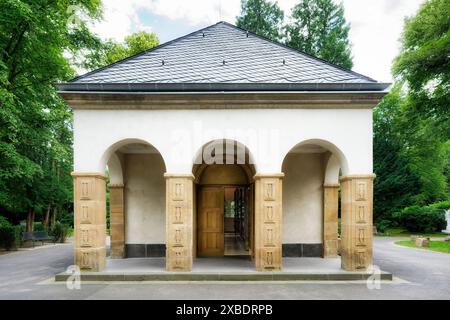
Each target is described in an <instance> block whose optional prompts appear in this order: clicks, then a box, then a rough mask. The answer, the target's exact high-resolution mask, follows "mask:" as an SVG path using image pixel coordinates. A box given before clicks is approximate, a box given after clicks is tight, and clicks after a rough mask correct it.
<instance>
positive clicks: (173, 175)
mask: <svg viewBox="0 0 450 320" xmlns="http://www.w3.org/2000/svg"><path fill="white" fill-rule="evenodd" d="M164 178H166V179H191V180H194V179H195V176H194V175H193V174H192V173H164Z"/></svg>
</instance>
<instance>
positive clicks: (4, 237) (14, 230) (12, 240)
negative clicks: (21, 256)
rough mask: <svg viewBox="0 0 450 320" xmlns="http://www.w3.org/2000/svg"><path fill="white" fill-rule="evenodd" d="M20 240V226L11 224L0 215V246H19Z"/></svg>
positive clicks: (9, 247) (8, 247)
mask: <svg viewBox="0 0 450 320" xmlns="http://www.w3.org/2000/svg"><path fill="white" fill-rule="evenodd" d="M20 240H21V229H20V226H13V225H12V224H11V223H10V222H9V221H8V220H6V218H5V217H1V216H0V246H1V247H3V248H5V249H6V250H11V249H12V248H17V247H18V246H19V244H20Z"/></svg>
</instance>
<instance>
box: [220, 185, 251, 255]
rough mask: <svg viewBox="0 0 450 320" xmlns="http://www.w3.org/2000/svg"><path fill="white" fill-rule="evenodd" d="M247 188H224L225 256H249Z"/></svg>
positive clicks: (248, 193) (248, 191) (248, 190)
mask: <svg viewBox="0 0 450 320" xmlns="http://www.w3.org/2000/svg"><path fill="white" fill-rule="evenodd" d="M249 195H250V188H249V187H248V186H233V187H231V186H229V187H225V192H224V236H225V237H224V238H225V255H226V256H247V255H250V247H249V239H250V234H249V217H250V215H249V205H248V204H249Z"/></svg>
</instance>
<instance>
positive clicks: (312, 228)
mask: <svg viewBox="0 0 450 320" xmlns="http://www.w3.org/2000/svg"><path fill="white" fill-rule="evenodd" d="M347 170H348V165H347V159H346V157H345V155H344V154H343V152H342V151H341V150H340V149H339V148H337V147H336V146H335V145H334V144H332V143H330V142H328V141H324V140H319V139H311V140H307V141H303V142H301V143H299V144H297V145H296V146H294V147H293V148H292V149H291V150H290V151H289V152H288V153H287V154H286V156H285V158H284V160H283V163H282V172H283V173H284V174H285V176H284V179H283V200H282V203H283V239H282V243H283V255H284V256H291V257H298V256H300V257H302V256H306V257H323V256H324V246H325V242H326V240H324V239H325V237H327V236H328V235H327V233H329V232H330V231H329V230H331V229H334V228H335V229H336V230H335V232H334V230H333V236H334V235H335V237H336V243H337V221H338V216H337V214H338V213H337V201H338V194H337V192H338V186H339V174H340V172H347ZM324 186H332V187H333V190H332V191H333V192H335V193H336V196H335V199H334V198H333V201H335V202H336V212H335V215H336V217H334V216H333V224H332V225H331V224H330V223H329V221H328V220H327V219H329V218H327V216H326V215H325V210H327V209H326V208H325V209H324V207H326V202H327V199H328V198H326V197H327V195H328V193H326V192H325V191H328V190H325V189H326V188H325V187H324ZM333 194H334V193H333ZM333 205H334V203H333ZM333 214H334V211H333ZM334 218H335V219H334ZM299 248H301V250H300V249H299Z"/></svg>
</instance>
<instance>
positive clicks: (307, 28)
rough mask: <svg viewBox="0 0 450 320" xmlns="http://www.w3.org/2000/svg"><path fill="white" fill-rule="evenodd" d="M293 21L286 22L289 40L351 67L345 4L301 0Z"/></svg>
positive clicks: (318, 0)
mask: <svg viewBox="0 0 450 320" xmlns="http://www.w3.org/2000/svg"><path fill="white" fill-rule="evenodd" d="M291 16H292V22H291V23H289V24H288V25H286V27H285V31H286V44H287V45H288V46H290V47H292V48H295V49H298V50H300V51H303V52H306V53H307V54H310V55H312V56H315V57H318V58H321V59H324V60H326V61H329V62H331V63H334V64H336V65H338V66H341V67H343V68H347V69H351V68H352V67H353V61H352V56H351V48H350V42H349V39H348V33H349V30H350V25H349V24H348V23H347V22H346V20H345V17H344V5H343V4H342V3H340V4H335V3H334V2H333V0H300V1H299V2H298V3H297V4H296V5H295V6H294V8H293V9H292V12H291Z"/></svg>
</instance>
